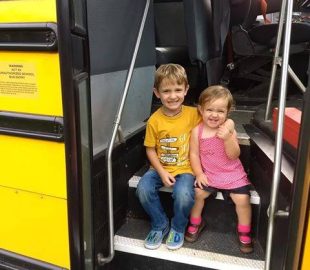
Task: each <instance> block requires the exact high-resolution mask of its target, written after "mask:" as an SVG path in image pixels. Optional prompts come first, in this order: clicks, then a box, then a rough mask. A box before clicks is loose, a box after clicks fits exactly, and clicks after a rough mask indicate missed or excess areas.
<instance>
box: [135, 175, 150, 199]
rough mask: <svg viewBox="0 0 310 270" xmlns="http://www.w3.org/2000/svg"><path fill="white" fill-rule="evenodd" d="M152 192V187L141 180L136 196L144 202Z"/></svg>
mask: <svg viewBox="0 0 310 270" xmlns="http://www.w3.org/2000/svg"><path fill="white" fill-rule="evenodd" d="M151 192H152V190H151V187H150V185H148V184H147V181H142V179H141V180H140V182H139V184H138V186H137V190H136V195H137V197H138V198H139V199H140V200H143V199H145V198H147V197H148V195H149V194H150V193H151Z"/></svg>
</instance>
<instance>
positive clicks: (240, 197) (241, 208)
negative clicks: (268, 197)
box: [230, 193, 252, 226]
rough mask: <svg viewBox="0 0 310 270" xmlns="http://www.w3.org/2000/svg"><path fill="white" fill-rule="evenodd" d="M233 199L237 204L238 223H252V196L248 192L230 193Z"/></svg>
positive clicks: (248, 224)
mask: <svg viewBox="0 0 310 270" xmlns="http://www.w3.org/2000/svg"><path fill="white" fill-rule="evenodd" d="M230 197H231V199H232V200H233V202H234V203H235V205H236V212H237V216H238V223H239V224H241V225H247V226H250V225H251V219H252V208H251V204H250V196H249V195H247V194H235V193H231V194H230Z"/></svg>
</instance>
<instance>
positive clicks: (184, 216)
mask: <svg viewBox="0 0 310 270" xmlns="http://www.w3.org/2000/svg"><path fill="white" fill-rule="evenodd" d="M175 179H176V182H175V184H174V185H173V192H172V198H173V200H174V201H173V211H174V216H173V218H172V220H171V228H172V229H174V230H175V231H177V232H180V233H184V231H185V227H186V225H187V222H188V217H189V214H190V211H191V209H192V207H193V205H194V198H195V192H194V176H193V175H192V174H189V173H184V174H179V175H177V176H175ZM161 187H163V182H162V180H161V178H160V176H159V174H158V173H157V172H156V171H155V170H153V169H150V170H149V171H147V172H146V173H145V174H144V175H143V177H142V178H141V180H140V181H139V184H138V187H137V191H136V194H137V196H138V198H139V200H140V203H141V204H142V206H143V208H144V210H145V211H146V212H147V214H148V215H149V217H150V218H151V227H152V230H156V231H160V230H163V229H165V228H166V227H167V226H168V225H169V220H168V218H167V215H166V213H165V212H164V209H163V207H162V204H161V202H160V198H159V195H158V192H159V191H158V190H159V189H160V188H161Z"/></svg>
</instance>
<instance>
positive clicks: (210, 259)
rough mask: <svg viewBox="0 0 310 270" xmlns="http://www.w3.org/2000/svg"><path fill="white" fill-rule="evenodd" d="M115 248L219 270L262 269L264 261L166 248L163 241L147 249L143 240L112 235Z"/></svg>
mask: <svg viewBox="0 0 310 270" xmlns="http://www.w3.org/2000/svg"><path fill="white" fill-rule="evenodd" d="M114 246H115V250H117V251H121V252H126V253H131V254H137V255H141V256H147V257H152V258H158V259H162V260H168V261H174V262H178V263H184V264H189V265H195V266H200V267H206V268H211V269H219V270H263V269H264V261H262V260H253V259H246V258H240V257H235V256H229V255H223V254H219V253H214V252H208V251H203V250H197V249H191V248H185V247H182V248H180V249H178V250H173V251H171V250H168V249H167V247H166V246H165V244H164V243H163V244H162V245H161V246H160V247H159V248H158V249H156V250H149V249H146V248H145V247H144V241H143V240H139V239H133V238H128V237H124V236H119V235H115V236H114Z"/></svg>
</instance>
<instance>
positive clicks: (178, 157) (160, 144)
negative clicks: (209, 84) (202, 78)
mask: <svg viewBox="0 0 310 270" xmlns="http://www.w3.org/2000/svg"><path fill="white" fill-rule="evenodd" d="M188 89H189V85H188V81H187V76H186V72H185V70H184V68H183V67H182V66H180V65H177V64H167V65H162V66H160V67H159V68H158V69H157V71H156V74H155V83H154V93H155V95H156V97H157V98H159V99H160V100H161V103H162V106H161V107H160V108H159V109H158V110H157V111H156V112H155V113H154V114H153V115H152V116H151V117H150V119H149V120H148V122H147V127H146V135H145V140H144V145H145V146H146V154H147V157H148V159H149V161H150V163H151V168H150V169H149V171H148V172H146V173H145V174H144V176H143V177H142V178H141V180H140V182H139V184H138V187H137V196H138V198H139V200H140V202H141V204H142V206H143V208H144V210H145V211H146V212H147V214H148V215H149V217H150V219H151V231H150V232H149V234H148V236H147V237H146V239H145V242H144V246H145V247H146V248H148V249H157V248H158V247H159V246H160V245H161V242H162V240H163V238H164V237H165V236H166V234H167V233H168V231H169V227H170V226H169V220H168V218H167V215H166V213H165V212H164V210H163V207H162V205H161V202H160V199H159V195H158V190H159V189H160V188H161V187H162V186H166V187H172V188H173V192H172V198H173V200H174V202H173V211H174V216H173V218H172V220H171V228H170V232H169V235H168V238H167V241H166V245H167V248H168V249H178V248H180V247H182V245H183V242H184V231H185V228H186V225H187V222H188V216H189V213H190V210H191V208H192V206H193V204H194V189H193V186H194V180H195V179H194V176H193V172H192V169H191V167H190V162H189V138H190V133H191V130H192V128H193V127H195V126H196V125H197V124H198V123H199V121H200V116H199V114H198V111H197V109H196V108H193V107H188V106H184V105H182V104H183V102H184V98H185V96H186V94H187V91H188Z"/></svg>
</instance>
